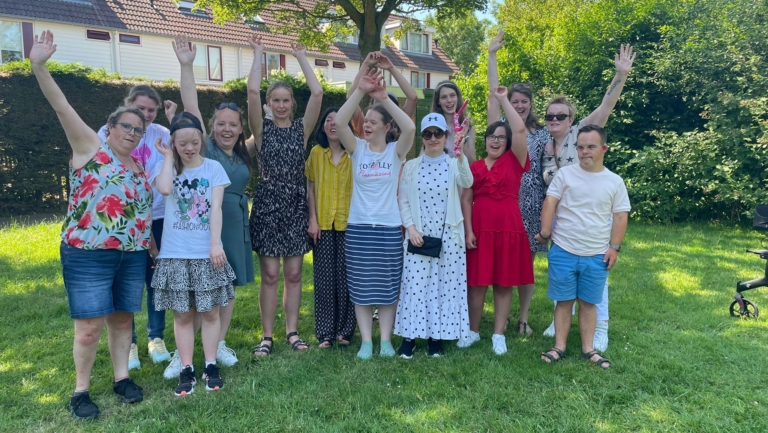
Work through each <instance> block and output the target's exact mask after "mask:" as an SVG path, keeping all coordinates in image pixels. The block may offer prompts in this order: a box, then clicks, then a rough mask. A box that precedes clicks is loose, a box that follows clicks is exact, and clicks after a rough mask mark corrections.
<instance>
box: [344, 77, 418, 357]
mask: <svg viewBox="0 0 768 433" xmlns="http://www.w3.org/2000/svg"><path fill="white" fill-rule="evenodd" d="M366 93H367V94H368V95H370V96H371V97H372V98H373V99H375V100H376V101H378V102H379V105H376V106H375V107H373V108H371V109H369V110H368V112H367V113H366V115H365V123H364V125H363V138H364V139H359V138H357V137H355V135H354V133H353V132H352V129H351V128H350V127H349V120H350V119H351V118H352V114H353V113H354V112H355V109H356V107H357V106H358V105H359V104H360V101H361V100H362V99H363V95H365V94H366ZM393 121H394V122H397V125H398V126H399V128H400V137H399V139H398V140H397V141H396V142H388V141H389V140H388V139H387V136H388V134H391V132H392V122H393ZM336 127H337V134H338V135H339V138H340V139H341V143H342V144H343V145H344V148H345V150H346V151H347V153H349V155H350V156H351V157H352V198H351V202H350V209H349V218H348V223H347V234H346V240H345V254H346V261H347V286H348V288H349V295H350V299H351V300H352V302H353V303H354V304H355V315H356V316H357V325H358V327H359V328H360V337H361V338H362V345H361V347H360V351H359V352H358V353H357V356H358V357H359V358H361V359H368V358H370V357H371V355H372V354H373V336H372V333H373V306H374V305H378V307H379V329H380V331H381V350H380V351H379V354H380V355H381V356H395V349H394V347H392V341H391V339H392V327H393V326H394V322H395V313H396V311H397V297H398V291H399V288H400V278H401V276H402V272H403V242H402V232H401V231H400V226H401V225H402V221H401V220H400V210H399V208H398V206H397V185H398V175H399V173H400V166H401V165H402V163H403V161H404V160H405V155H406V154H407V153H408V151H409V150H410V148H411V146H412V145H413V136H414V133H415V131H416V126H415V125H414V123H413V121H412V120H411V119H410V117H408V115H407V114H405V112H403V110H401V109H400V107H398V106H397V105H396V104H395V103H394V102H392V101H391V100H390V99H389V97H388V96H387V89H386V87H385V86H384V83H383V75H382V74H381V73H380V72H379V71H378V70H376V69H372V70H369V71H368V72H367V73H366V74H365V75H364V76H363V77H362V78H361V79H360V84H359V86H358V88H357V90H355V92H354V93H352V95H351V96H350V98H349V99H348V100H347V102H346V103H345V104H344V105H343V106H342V107H341V108H340V109H339V112H338V113H337V114H336Z"/></svg>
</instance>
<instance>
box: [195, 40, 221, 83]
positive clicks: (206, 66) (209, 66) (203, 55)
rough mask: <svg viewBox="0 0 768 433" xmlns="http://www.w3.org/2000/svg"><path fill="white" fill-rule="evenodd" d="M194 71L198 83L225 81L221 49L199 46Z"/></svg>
mask: <svg viewBox="0 0 768 433" xmlns="http://www.w3.org/2000/svg"><path fill="white" fill-rule="evenodd" d="M192 69H193V70H194V71H195V80H197V81H223V80H224V76H223V72H222V70H221V69H222V60H221V47H215V46H211V45H198V46H197V55H196V56H195V63H193V64H192Z"/></svg>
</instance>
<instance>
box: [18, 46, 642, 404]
mask: <svg viewBox="0 0 768 433" xmlns="http://www.w3.org/2000/svg"><path fill="white" fill-rule="evenodd" d="M248 42H249V44H250V45H251V47H252V48H253V50H254V61H253V65H252V67H251V70H250V73H249V76H248V86H247V89H248V106H247V110H244V109H241V108H240V107H238V106H237V104H235V103H231V102H229V103H227V102H224V103H221V104H220V105H218V106H217V107H215V111H214V114H213V116H212V117H211V119H209V121H208V122H207V124H206V122H205V121H204V119H203V118H202V115H201V112H200V108H199V105H198V100H197V92H196V87H195V82H194V73H193V63H194V60H195V56H196V47H195V46H194V45H192V44H191V43H190V42H189V40H188V39H187V37H185V36H181V35H180V36H177V37H176V38H175V40H174V43H173V48H174V51H175V53H176V56H177V58H178V61H179V65H180V68H181V78H180V86H181V104H182V107H183V111H181V112H179V113H177V106H176V104H175V103H173V102H171V101H165V102H164V103H163V101H162V100H161V99H160V97H159V95H158V94H157V92H155V90H154V89H152V88H151V87H150V86H146V85H139V86H135V87H133V88H132V89H131V90H130V92H129V95H128V96H127V98H126V99H125V101H124V105H123V106H121V107H119V108H118V109H117V110H116V111H115V112H114V113H112V114H110V115H109V117H108V120H107V124H106V125H105V126H104V127H103V128H101V130H99V131H98V133H97V132H96V131H93V130H92V129H90V128H89V127H88V126H87V125H86V124H85V123H84V122H83V121H82V120H81V119H80V117H79V116H78V115H77V113H76V112H75V111H74V109H73V108H72V107H71V106H70V105H69V104H68V102H67V100H66V98H65V96H64V95H63V93H62V92H61V90H60V89H59V87H58V86H57V85H56V83H55V81H54V80H53V78H52V77H51V75H50V73H49V72H48V70H47V68H46V66H45V64H46V61H47V60H48V59H49V58H50V57H51V55H52V54H53V53H54V52H55V50H56V45H55V44H54V43H53V34H52V33H51V32H49V31H45V32H43V33H42V35H40V36H39V37H38V36H35V43H34V45H33V46H32V49H31V52H30V55H29V59H30V61H31V63H32V69H33V72H34V73H35V76H36V77H37V80H38V83H39V85H40V88H41V90H42V91H43V94H44V95H45V97H46V98H47V99H48V101H49V103H50V104H51V106H52V107H53V109H54V110H55V112H56V114H57V116H58V117H59V120H60V122H61V125H62V127H63V129H64V131H65V133H66V136H67V140H68V141H69V143H70V145H71V148H72V151H73V154H72V158H71V160H70V194H69V209H68V213H67V217H66V219H65V221H64V226H63V230H62V234H61V238H62V242H61V247H60V249H61V262H62V268H63V277H64V284H65V288H66V291H67V295H68V299H69V305H70V316H71V317H72V318H73V319H74V324H75V338H74V349H73V355H74V359H75V368H76V373H77V379H76V386H75V391H74V393H73V395H72V397H71V398H70V402H69V410H70V412H71V413H72V414H73V416H74V417H76V418H79V419H91V418H95V417H96V416H98V414H99V409H98V407H97V406H96V405H95V404H94V403H93V401H92V400H91V398H90V394H89V392H88V389H89V385H90V376H91V369H92V367H93V363H94V359H95V356H96V348H97V345H98V340H99V336H100V334H101V330H102V328H103V326H104V324H105V323H106V325H107V331H108V334H109V349H110V354H111V357H112V363H113V369H114V382H113V388H114V391H115V393H116V394H117V395H118V396H119V398H120V399H121V400H122V401H123V402H126V403H134V402H138V401H141V400H142V399H143V393H142V388H141V387H140V386H138V385H137V384H136V383H134V382H133V381H132V380H131V379H130V377H129V373H128V372H129V369H131V368H138V367H139V366H140V361H139V357H138V349H137V337H136V331H135V326H134V325H133V313H135V312H138V311H141V298H142V295H143V290H144V286H145V285H146V287H147V292H148V294H147V310H148V324H147V334H148V338H149V341H148V352H149V356H150V357H151V358H152V360H153V361H154V362H162V361H166V360H170V363H169V365H168V367H167V368H166V369H165V373H164V376H165V377H166V378H168V379H173V378H178V383H177V385H176V388H175V390H174V393H175V395H177V396H184V395H188V394H191V393H193V392H194V387H195V385H196V383H197V375H196V374H195V368H194V365H193V361H192V358H193V352H194V339H195V334H196V333H197V332H200V333H201V337H202V345H203V353H204V359H205V364H204V366H203V372H202V374H201V375H200V376H199V377H200V378H201V379H202V380H203V381H204V382H205V388H206V390H218V389H221V388H222V387H223V386H224V380H223V379H222V377H221V373H220V369H219V365H225V366H229V365H233V364H234V363H236V362H237V356H236V354H235V352H234V351H233V350H232V349H231V348H229V347H227V345H226V335H227V332H228V329H229V325H230V322H231V320H232V314H233V308H234V303H235V302H234V301H235V294H236V291H237V290H236V288H237V287H239V286H244V285H246V284H248V283H250V282H252V281H253V280H254V262H253V254H252V252H256V254H257V256H258V263H259V268H260V276H261V284H260V289H259V308H260V313H261V314H260V316H261V322H262V323H261V324H262V331H263V334H262V337H261V340H260V341H259V342H258V344H257V345H256V346H255V348H254V349H253V350H252V355H253V356H254V357H265V356H270V355H271V353H272V351H273V345H274V340H273V336H274V325H275V317H276V313H277V306H278V297H277V293H278V291H277V283H278V278H279V274H280V270H281V267H282V271H283V278H284V290H283V301H282V302H283V310H284V313H285V324H286V337H285V341H286V343H287V344H288V345H289V346H290V347H291V349H292V350H295V351H305V350H308V349H309V347H310V346H309V344H308V343H307V342H306V341H305V340H303V339H302V338H301V336H300V335H299V333H298V321H299V310H300V306H301V293H302V290H301V289H302V288H301V274H302V266H303V256H304V254H306V253H308V252H309V251H313V272H314V274H313V276H314V290H315V332H316V336H317V340H318V342H319V347H320V348H328V347H331V346H333V345H335V344H338V345H341V346H348V345H350V343H351V342H352V339H353V335H354V334H355V328H356V327H358V328H359V333H360V338H361V344H360V349H359V351H358V353H357V356H358V357H359V358H361V359H369V358H371V357H372V356H373V338H372V337H373V323H374V318H375V316H377V318H378V323H379V328H380V338H381V339H380V346H379V355H380V356H384V357H392V356H396V355H399V356H401V357H403V358H406V359H410V358H412V357H413V356H414V353H415V351H416V347H417V344H416V342H417V340H418V339H426V340H427V351H428V354H429V355H430V356H441V355H442V354H443V353H444V350H443V341H444V340H457V341H458V342H457V345H458V346H459V347H468V346H470V345H472V344H474V343H476V342H478V341H479V340H480V339H481V338H480V334H479V328H480V322H481V319H482V312H483V308H484V303H485V296H486V291H487V288H488V286H489V285H490V286H493V298H494V310H495V314H494V325H493V335H492V338H491V341H492V347H493V351H494V352H495V353H496V354H499V355H501V354H504V353H506V351H507V344H506V338H505V336H504V333H505V331H506V328H507V326H508V325H509V323H510V321H509V314H510V305H511V299H512V293H513V288H514V287H515V286H516V287H518V294H519V298H520V313H519V318H518V322H517V325H518V329H517V331H518V333H519V334H521V335H526V336H527V335H530V334H531V333H532V332H533V331H532V330H531V328H530V326H529V325H528V310H529V306H530V303H531V298H532V295H533V288H534V272H533V257H534V254H535V253H536V252H547V251H548V245H550V244H551V248H549V255H548V257H549V297H550V298H551V299H553V300H554V301H555V302H556V307H555V320H554V321H553V325H552V326H551V327H552V328H553V332H552V334H553V335H554V336H555V345H554V347H553V348H552V349H550V350H548V351H546V352H544V353H542V360H544V361H547V362H556V361H559V360H560V359H562V358H563V357H564V356H565V354H566V352H565V348H566V338H567V335H568V332H569V328H570V324H571V315H572V314H573V310H572V308H574V307H575V303H576V300H578V304H579V327H580V330H581V336H582V355H583V356H584V357H586V358H588V359H589V360H590V361H592V362H594V363H595V364H597V365H598V366H600V367H602V368H609V367H610V362H609V361H608V360H607V359H605V358H603V357H602V356H601V354H600V352H601V351H604V350H605V348H606V347H607V320H608V316H607V287H608V286H607V277H608V271H609V270H610V269H611V268H612V267H613V265H614V264H615V262H616V258H617V253H618V251H619V249H620V244H621V241H622V240H623V236H624V232H625V230H626V225H627V214H628V211H629V200H628V198H627V193H626V188H625V187H624V184H623V181H622V180H621V178H619V177H618V176H617V175H615V174H613V173H611V172H610V171H609V170H607V169H605V168H604V167H603V154H604V153H605V152H606V150H607V145H606V136H605V131H604V130H603V126H604V125H605V123H606V121H607V119H608V116H609V115H610V113H611V111H612V110H613V107H614V106H615V104H616V102H617V100H618V97H619V94H620V93H621V90H622V87H623V86H624V83H625V81H626V77H627V75H628V73H629V71H630V69H631V66H632V61H633V60H634V55H633V54H632V49H631V47H629V46H627V47H624V46H622V49H621V52H620V53H619V54H617V55H616V70H617V72H616V77H614V79H613V81H612V83H611V86H610V87H609V89H608V91H607V92H606V94H605V97H604V99H603V102H602V104H601V105H600V107H598V109H596V110H595V111H594V112H592V113H591V114H590V115H589V116H587V117H586V118H584V120H582V121H581V122H579V123H578V124H576V125H573V120H574V117H575V114H576V113H575V110H574V108H573V106H572V105H571V104H570V102H568V100H567V99H566V98H565V97H557V98H554V99H553V100H552V101H551V102H550V103H549V104H548V106H547V109H546V115H545V121H546V126H544V125H542V124H541V123H540V122H539V120H538V119H537V117H536V115H535V113H534V111H533V106H534V105H533V92H532V90H531V88H530V86H529V85H526V84H519V83H518V84H513V85H512V86H511V87H510V88H507V87H503V86H499V82H498V81H499V80H498V71H497V66H496V52H497V51H498V49H499V48H500V47H501V46H502V45H503V33H500V34H499V35H498V36H497V37H496V38H495V39H494V40H493V41H492V42H491V44H490V46H489V57H488V58H489V64H488V78H489V85H490V88H491V94H490V95H489V98H488V127H487V128H486V130H485V131H484V134H483V139H484V141H485V150H486V153H487V156H486V157H485V158H483V159H480V160H478V159H477V158H476V155H475V138H476V132H475V130H474V128H473V127H472V125H471V124H470V123H468V121H465V117H468V116H467V114H466V113H464V112H461V110H460V107H462V105H463V102H464V101H463V98H462V95H461V92H460V91H459V88H458V87H457V86H456V85H455V84H454V83H452V82H450V81H445V82H441V83H439V84H438V86H437V88H436V90H435V94H434V99H433V104H432V112H431V113H429V114H428V115H427V116H425V117H424V118H423V119H421V121H420V132H421V143H422V146H421V148H422V151H421V153H420V155H418V156H417V157H416V158H414V159H411V160H410V161H408V162H406V161H405V159H406V154H408V152H409V151H410V149H411V147H412V144H413V141H414V136H415V134H416V123H415V122H414V120H413V118H414V113H415V109H416V98H417V96H416V92H415V91H414V89H413V88H412V87H411V85H410V84H409V83H408V82H407V81H406V79H405V78H404V77H403V76H402V75H401V74H400V72H399V71H398V70H397V68H395V67H394V66H393V65H392V63H391V62H390V60H389V59H388V58H387V57H386V56H384V55H382V54H381V53H380V52H374V53H371V54H369V55H368V56H367V57H366V58H365V59H364V60H363V64H362V65H361V68H360V71H359V73H358V75H357V77H356V78H355V81H354V82H353V85H352V87H351V89H350V91H349V93H348V95H347V102H346V103H345V104H344V105H342V106H341V107H338V108H329V109H327V110H326V111H325V112H324V113H322V114H321V113H320V112H321V107H322V97H323V90H322V86H321V85H320V82H319V81H318V79H317V77H316V76H315V74H314V72H313V70H312V68H311V66H310V64H309V62H308V61H307V58H306V50H305V48H304V47H303V46H301V45H298V44H293V45H292V54H293V55H294V56H295V57H296V59H297V61H298V63H299V65H300V66H301V69H302V71H303V73H304V75H305V77H306V78H307V85H308V87H309V89H310V92H311V94H310V98H309V100H308V102H307V104H306V106H305V107H303V108H304V113H303V116H302V117H296V109H297V108H298V107H297V106H296V105H297V104H296V101H295V99H294V97H293V90H292V88H291V87H290V85H288V84H286V83H285V82H280V81H278V82H274V83H272V84H271V85H270V86H269V88H268V90H267V92H266V101H262V100H261V92H260V87H261V82H262V78H263V77H262V76H261V74H262V72H261V71H262V69H261V58H262V54H263V51H264V43H263V42H262V41H261V38H260V37H258V36H256V35H254V36H252V37H251V38H250V39H249V41H248ZM383 71H388V72H389V73H390V74H391V76H392V78H394V79H395V81H396V82H397V83H398V85H399V86H400V88H401V89H402V91H403V93H404V94H405V95H406V103H405V106H404V107H403V108H401V107H400V105H399V102H398V99H397V98H396V97H395V96H394V95H392V94H390V93H388V92H387V89H386V86H385V85H384V80H383ZM366 95H367V96H368V97H370V99H371V100H372V102H371V105H370V107H368V108H367V110H366V111H365V112H363V111H362V110H361V109H360V104H361V101H362V100H363V98H364V97H366ZM161 107H163V108H164V109H165V115H166V116H167V117H168V119H169V120H170V130H168V129H166V128H164V127H162V126H160V125H157V124H155V123H153V122H154V120H155V119H156V116H157V114H158V111H159V109H160V108H161ZM457 113H458V114H457ZM502 114H503V116H502ZM318 118H319V123H318ZM246 121H247V122H248V126H249V128H248V129H249V130H250V131H251V136H250V137H247V138H246V136H245V133H244V130H245V129H244V125H245V122H246ZM316 125H318V127H317V128H315V126H316ZM457 127H458V128H457ZM313 134H314V139H315V141H316V142H317V143H318V145H316V146H314V147H313V148H312V149H311V151H310V153H309V157H308V159H306V160H305V151H306V147H307V143H308V142H309V141H310V137H312V135H313ZM254 160H255V161H256V162H257V163H256V164H254V163H253V161H254ZM251 175H255V176H257V177H258V184H257V186H256V189H255V192H254V195H253V198H252V208H251V210H250V214H249V208H248V197H247V196H246V195H245V187H246V185H247V183H248V180H249V179H250V176H251ZM281 263H282V266H281ZM374 307H378V311H377V313H376V314H374V311H375V310H374ZM601 307H602V308H603V310H602V311H601ZM165 310H172V311H173V318H174V335H175V341H176V346H177V350H176V351H175V352H174V353H173V354H171V353H169V352H168V349H167V348H166V346H165V343H164V338H163V335H164V328H165ZM601 322H602V325H601ZM596 329H597V331H596ZM600 331H602V332H604V333H605V334H606V337H605V339H604V340H601V339H600V338H598V335H599V332H600ZM393 333H394V334H395V335H398V336H400V337H402V342H401V343H400V346H399V348H398V349H397V351H396V350H395V348H394V346H393V344H392V334H393ZM546 334H548V331H545V335H546ZM596 349H598V350H596Z"/></svg>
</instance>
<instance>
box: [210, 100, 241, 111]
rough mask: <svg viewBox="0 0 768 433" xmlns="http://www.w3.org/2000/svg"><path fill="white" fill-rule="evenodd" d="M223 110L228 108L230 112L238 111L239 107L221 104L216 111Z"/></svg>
mask: <svg viewBox="0 0 768 433" xmlns="http://www.w3.org/2000/svg"><path fill="white" fill-rule="evenodd" d="M225 108H229V109H230V110H232V111H240V107H238V106H237V104H235V103H234V102H222V103H221V104H219V106H218V108H216V109H217V110H223V109H225Z"/></svg>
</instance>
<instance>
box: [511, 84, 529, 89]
mask: <svg viewBox="0 0 768 433" xmlns="http://www.w3.org/2000/svg"><path fill="white" fill-rule="evenodd" d="M511 87H512V89H530V88H531V83H512V86H511Z"/></svg>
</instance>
